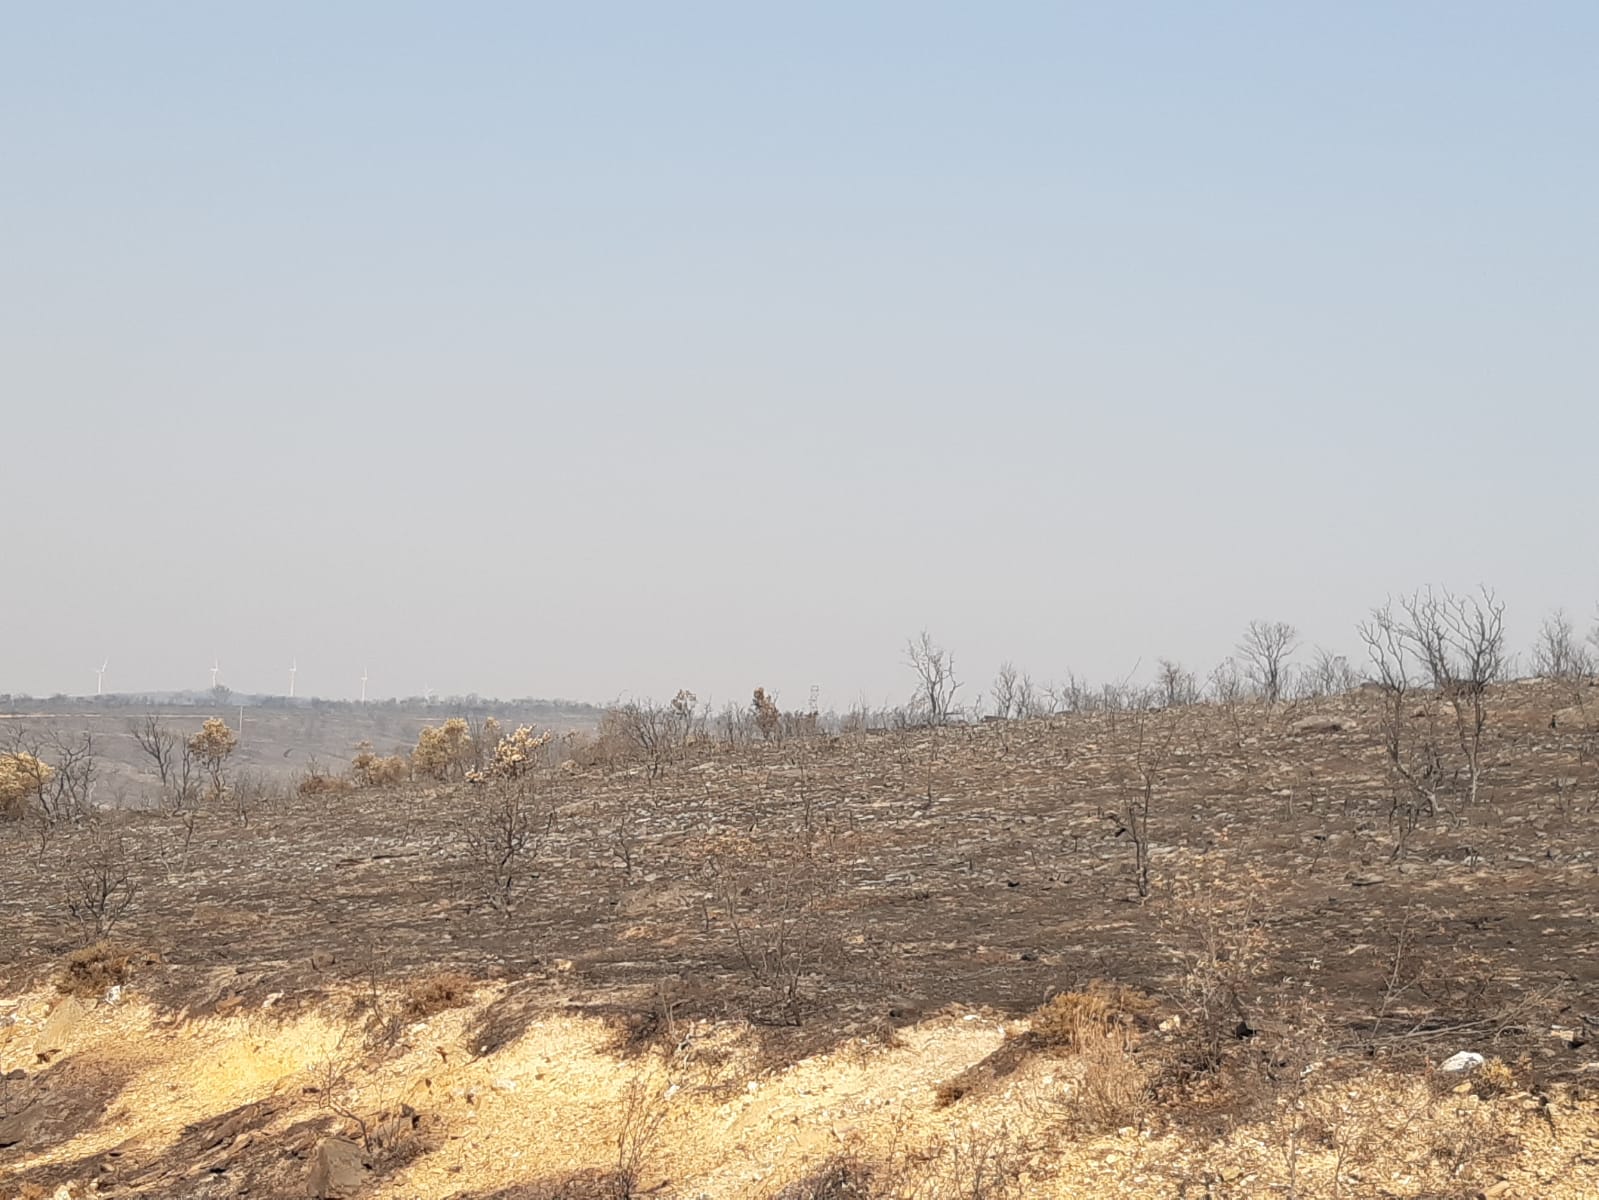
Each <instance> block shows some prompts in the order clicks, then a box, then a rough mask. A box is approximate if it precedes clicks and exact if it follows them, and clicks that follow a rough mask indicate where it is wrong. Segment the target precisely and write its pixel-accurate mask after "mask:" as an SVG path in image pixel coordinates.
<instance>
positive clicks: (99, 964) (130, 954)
mask: <svg viewBox="0 0 1599 1200" xmlns="http://www.w3.org/2000/svg"><path fill="white" fill-rule="evenodd" d="M137 954H138V952H137V951H136V950H133V949H131V948H130V947H128V946H122V945H118V944H117V943H115V942H95V943H94V944H93V945H92V946H85V947H83V949H81V950H74V951H73V952H72V953H71V954H69V955H67V961H66V964H65V965H64V966H63V967H62V968H61V974H59V975H57V976H56V991H58V992H61V993H62V994H63V995H67V996H78V997H80V998H83V999H90V998H98V997H100V996H103V995H105V994H106V992H108V991H110V990H111V989H112V988H113V987H120V986H122V985H123V984H125V983H127V982H128V979H129V977H130V976H131V975H132V973H133V960H134V958H135V957H136V956H137Z"/></svg>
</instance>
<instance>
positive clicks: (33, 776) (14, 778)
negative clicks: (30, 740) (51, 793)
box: [0, 750, 55, 820]
mask: <svg viewBox="0 0 1599 1200" xmlns="http://www.w3.org/2000/svg"><path fill="white" fill-rule="evenodd" d="M54 774H55V769H54V768H53V767H51V766H50V765H49V764H47V763H45V762H43V761H41V760H40V759H39V758H38V757H36V756H35V755H33V754H30V753H28V752H27V751H24V750H16V751H12V752H11V753H8V754H0V819H4V820H18V819H20V818H21V817H22V816H23V815H24V814H26V812H27V811H28V806H29V803H30V801H31V800H32V799H33V798H34V797H35V796H36V795H39V794H40V793H41V792H42V791H43V789H44V788H45V787H46V786H47V785H48V784H49V782H50V777H51V776H53V775H54Z"/></svg>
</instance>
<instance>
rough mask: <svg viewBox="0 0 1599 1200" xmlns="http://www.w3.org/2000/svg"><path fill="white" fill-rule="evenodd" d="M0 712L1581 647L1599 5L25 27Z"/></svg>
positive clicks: (553, 693)
mask: <svg viewBox="0 0 1599 1200" xmlns="http://www.w3.org/2000/svg"><path fill="white" fill-rule="evenodd" d="M4 11H5V15H6V18H7V19H6V27H7V37H6V38H5V39H3V42H0V117H3V120H0V280H3V285H0V415H3V421H0V436H3V437H4V440H5V445H6V451H7V452H6V454H5V455H4V466H3V468H0V501H3V511H4V514H5V518H6V534H7V536H6V546H7V565H8V569H7V571H6V586H5V587H3V588H0V627H3V628H4V630H5V633H6V636H5V639H4V645H3V647H0V692H19V693H20V692H29V693H33V694H36V695H46V694H50V693H52V692H57V691H62V692H68V693H73V694H84V693H87V694H92V693H93V685H94V668H95V667H96V666H97V665H98V664H99V663H100V662H101V661H102V660H103V659H106V658H107V657H109V659H110V667H109V671H108V674H107V690H108V691H121V690H162V689H176V688H188V687H203V686H205V685H206V684H207V683H208V682H209V668H210V666H211V663H212V659H213V656H217V657H219V658H220V661H221V663H222V668H223V672H222V676H223V681H224V682H225V683H228V684H229V685H230V686H232V687H235V688H237V689H239V690H244V691H276V692H283V691H286V690H287V685H288V671H289V665H290V663H291V661H297V662H298V665H299V673H298V678H297V685H296V690H297V692H298V693H299V694H301V695H307V696H309V695H323V696H328V697H345V698H352V697H354V696H356V695H358V693H359V688H360V676H361V673H362V670H363V668H365V669H367V670H368V671H369V673H370V680H371V684H370V687H371V691H370V694H371V695H373V696H380V695H381V696H387V695H402V696H403V695H411V694H419V693H420V692H421V691H422V690H423V688H432V689H433V690H434V691H436V692H438V693H444V694H448V693H468V692H477V693H479V694H482V695H498V696H505V697H510V696H533V695H537V696H546V697H557V696H559V697H563V698H568V699H574V700H585V701H593V702H603V701H605V700H608V699H611V698H614V697H616V696H618V695H624V694H633V695H652V696H655V697H658V698H666V697H669V696H670V695H671V694H672V693H673V692H675V691H676V690H677V689H678V688H679V687H686V688H690V689H692V690H694V691H695V692H697V693H698V694H699V695H700V697H701V698H702V699H710V700H714V701H715V702H717V703H718V704H720V703H722V702H725V701H729V700H732V701H746V700H747V699H748V696H749V693H750V690H751V689H752V688H753V687H754V686H756V685H757V684H759V685H764V686H766V687H767V688H769V689H775V690H776V691H777V692H778V693H779V695H780V697H781V699H782V701H783V702H784V703H785V705H798V704H800V703H802V702H803V701H804V700H805V698H806V697H807V695H808V693H809V689H810V687H811V686H812V685H817V686H819V687H820V688H821V694H822V703H823V705H824V707H828V706H833V707H838V708H840V709H843V708H847V707H848V706H849V705H850V704H852V703H854V702H855V701H856V700H857V699H860V698H863V697H864V698H865V699H866V700H867V701H868V702H869V703H872V704H880V703H883V702H885V701H898V700H902V699H903V698H904V697H905V696H906V695H907V694H908V692H909V690H910V683H911V680H910V675H909V673H908V672H907V671H906V669H905V668H904V666H903V647H904V643H905V641H906V638H907V637H909V636H910V635H912V634H915V633H916V632H918V631H920V630H922V629H927V630H928V631H929V632H931V633H932V635H933V636H934V637H935V638H936V639H937V640H939V641H940V642H941V643H943V644H944V645H945V646H947V647H948V648H949V649H950V650H951V651H952V652H953V653H954V654H955V656H956V660H957V663H958V666H959V668H960V672H961V674H962V676H963V678H964V679H965V681H966V683H967V689H968V693H969V694H973V693H976V692H977V691H980V690H983V689H984V688H986V686H987V684H988V681H989V679H990V678H991V677H992V675H993V673H994V669H995V667H996V666H997V665H998V664H999V662H1000V661H1001V660H1004V659H1010V660H1013V661H1014V662H1015V663H1016V664H1017V666H1018V667H1020V668H1022V669H1024V670H1027V671H1030V672H1031V673H1032V674H1033V676H1034V677H1035V679H1037V680H1039V681H1043V680H1045V679H1059V678H1062V677H1063V676H1064V675H1065V674H1066V673H1067V671H1074V672H1076V673H1077V674H1078V675H1080V676H1084V677H1087V678H1089V679H1092V680H1096V681H1097V680H1104V679H1115V678H1121V677H1122V676H1124V675H1126V674H1127V673H1128V672H1129V671H1131V670H1132V669H1133V668H1134V666H1135V664H1137V663H1139V662H1142V664H1143V670H1144V671H1146V672H1147V671H1148V670H1149V669H1151V668H1152V666H1153V664H1154V661H1155V659H1156V657H1157V656H1167V657H1171V658H1175V659H1180V660H1182V661H1184V662H1185V663H1187V664H1188V665H1189V666H1190V667H1192V668H1193V669H1195V670H1196V671H1198V672H1199V673H1200V674H1201V675H1202V674H1203V673H1204V672H1205V671H1206V670H1208V669H1209V668H1210V667H1211V666H1213V665H1215V663H1216V662H1217V661H1218V660H1219V659H1221V658H1222V657H1224V656H1225V655H1227V654H1228V653H1230V652H1231V650H1232V648H1233V646H1234V645H1235V643H1236V642H1237V640H1238V637H1239V634H1240V633H1241V631H1242V630H1243V628H1244V626H1245V624H1246V623H1247V622H1248V621H1249V620H1251V619H1253V618H1260V617H1264V618H1271V619H1280V620H1285V621H1289V622H1292V623H1293V624H1294V625H1296V626H1297V627H1298V628H1299V629H1300V630H1301V632H1302V636H1303V640H1304V642H1305V644H1306V645H1307V647H1308V646H1311V645H1315V644H1321V645H1325V646H1328V647H1329V648H1332V649H1335V650H1338V651H1340V652H1343V653H1347V654H1349V655H1350V656H1351V657H1352V658H1355V657H1356V652H1357V647H1358V643H1357V641H1356V639H1355V634H1354V626H1355V623H1356V622H1357V621H1358V620H1360V619H1361V618H1362V617H1363V616H1364V615H1365V613H1366V612H1367V610H1368V609H1369V608H1370V607H1371V606H1372V605H1374V604H1377V603H1380V602H1381V601H1382V600H1383V598H1384V597H1385V595H1387V594H1389V593H1398V592H1403V591H1408V590H1410V589H1413V588H1416V587H1419V586H1424V585H1427V584H1436V585H1443V586H1449V587H1452V588H1455V589H1459V590H1465V589H1470V588H1474V587H1475V586H1477V585H1478V584H1479V583H1486V584H1489V585H1492V586H1493V587H1494V588H1496V589H1497V590H1498V592H1499V594H1500V596H1501V597H1502V598H1503V599H1504V600H1505V601H1506V602H1507V604H1508V606H1509V611H1508V618H1509V625H1510V630H1511V636H1512V640H1513V643H1514V645H1515V647H1516V648H1517V649H1519V650H1525V648H1526V647H1527V646H1528V644H1529V643H1530V640H1531V638H1532V636H1533V634H1534V632H1535V630H1536V626H1537V623H1538V621H1539V620H1540V619H1541V618H1542V617H1543V616H1544V615H1545V614H1546V613H1547V612H1548V611H1549V610H1551V609H1553V608H1555V607H1557V606H1559V607H1564V608H1565V609H1566V610H1567V611H1568V613H1569V614H1570V616H1571V617H1572V619H1573V621H1574V622H1575V623H1576V624H1577V625H1578V627H1579V629H1580V630H1582V631H1584V632H1585V631H1586V630H1587V629H1588V627H1589V626H1590V625H1591V624H1592V622H1593V619H1594V612H1595V603H1596V602H1599V553H1596V549H1599V547H1596V546H1595V538H1594V535H1593V533H1592V521H1591V520H1589V519H1587V516H1586V512H1587V505H1586V501H1587V499H1588V498H1589V497H1590V496H1591V494H1592V480H1593V464H1594V459H1595V454H1596V452H1599V405H1596V403H1595V383H1596V381H1599V364H1596V358H1595V354H1594V349H1593V347H1594V332H1593V330H1594V326H1595V319H1596V316H1599V224H1596V222H1595V221H1594V218H1593V214H1594V213H1595V212H1596V211H1599V160H1596V158H1595V156H1594V154H1593V152H1592V147H1593V146H1594V145H1596V144H1599V72H1596V71H1595V65H1596V62H1599V9H1594V8H1593V7H1591V6H1587V5H1578V4H1569V3H1568V4H1554V3H1548V4H1534V5H1531V6H1527V7H1525V8H1522V9H1517V10H1515V11H1514V12H1511V11H1510V10H1507V9H1503V8H1501V7H1498V6H1492V5H1487V4H1460V5H1448V6H1445V5H1439V4H1415V5H1405V6H1383V5H1374V4H1354V5H1348V6H1340V7H1339V8H1337V9H1336V10H1333V9H1309V8H1303V7H1295V8H1292V9H1290V8H1286V7H1283V6H1275V5H1264V4H1218V5H1212V6H1204V7H1203V8H1200V7H1194V6H1185V5H1175V4H1147V5H1137V6H1097V7H1095V6H1079V7H1064V6H1057V5H1042V4H1017V5H1008V6H1004V7H1002V8H998V9H984V10H982V11H978V10H974V9H963V8H960V7H957V6H942V5H931V6H929V5H914V6H912V5H905V4H875V5H865V6H861V5H837V4H823V5H815V6H807V7H806V8H805V9H804V10H803V11H799V10H795V11H775V10H755V9H750V8H748V7H745V6H736V5H725V4H710V3H705V4H689V5H685V6H680V7H674V8H672V9H670V10H668V9H663V8H654V7H649V6H643V5H608V6H602V7H583V8H580V9H573V8H570V7H568V6H546V5H528V6H524V5H510V4H484V3H469V4H464V5H459V6H451V7H450V8H449V9H448V10H446V9H442V8H435V7H431V6H424V5H413V4H398V5H387V4H385V5H379V4H373V3H350V4H345V5H340V6H336V7H332V8H329V7H325V6H316V5H307V4H301V3H290V4H286V5H278V6H273V7H272V8H271V9H270V10H268V9H265V8H261V9H249V8H243V7H230V8H226V9H220V8H214V7H210V6H204V5H199V4H188V3H182V4H180V3H154V4H148V5H141V6H138V7H136V8H135V7H128V8H92V9H86V8H63V7H52V6H34V5H20V4H12V5H7V6H5V10H4Z"/></svg>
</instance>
